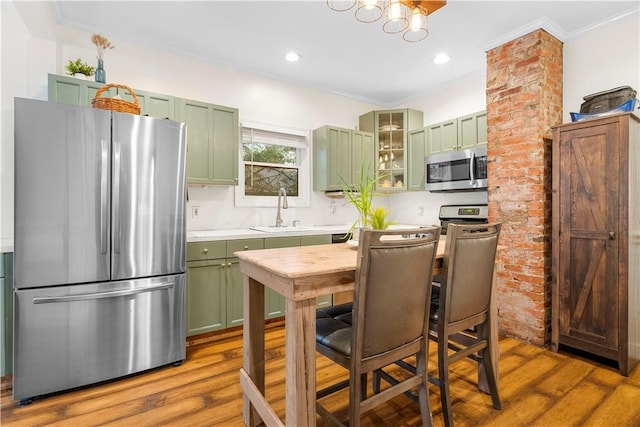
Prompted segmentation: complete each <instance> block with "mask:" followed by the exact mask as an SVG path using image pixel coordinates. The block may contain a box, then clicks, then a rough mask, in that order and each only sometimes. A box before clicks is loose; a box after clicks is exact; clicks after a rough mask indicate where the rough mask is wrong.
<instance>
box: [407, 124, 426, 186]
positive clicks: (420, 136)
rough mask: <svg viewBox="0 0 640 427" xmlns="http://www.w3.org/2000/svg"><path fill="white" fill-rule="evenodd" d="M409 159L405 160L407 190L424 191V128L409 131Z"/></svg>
mask: <svg viewBox="0 0 640 427" xmlns="http://www.w3.org/2000/svg"><path fill="white" fill-rule="evenodd" d="M407 148H408V150H409V159H408V161H407V190H409V191H424V183H425V157H426V155H427V131H426V128H422V129H418V130H412V131H410V132H409V142H408V144H407Z"/></svg>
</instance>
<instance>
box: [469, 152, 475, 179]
mask: <svg viewBox="0 0 640 427" xmlns="http://www.w3.org/2000/svg"><path fill="white" fill-rule="evenodd" d="M475 169H476V153H475V152H473V153H471V161H470V162H469V176H470V177H471V185H472V186H475V182H476V174H475Z"/></svg>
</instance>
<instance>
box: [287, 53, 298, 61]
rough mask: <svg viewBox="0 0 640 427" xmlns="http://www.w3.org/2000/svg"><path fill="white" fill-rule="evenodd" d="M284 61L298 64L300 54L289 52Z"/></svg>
mask: <svg viewBox="0 0 640 427" xmlns="http://www.w3.org/2000/svg"><path fill="white" fill-rule="evenodd" d="M284 59H286V60H287V61H289V62H296V61H298V60H299V59H300V54H299V53H296V52H289V53H287V54H286V55H285V56H284Z"/></svg>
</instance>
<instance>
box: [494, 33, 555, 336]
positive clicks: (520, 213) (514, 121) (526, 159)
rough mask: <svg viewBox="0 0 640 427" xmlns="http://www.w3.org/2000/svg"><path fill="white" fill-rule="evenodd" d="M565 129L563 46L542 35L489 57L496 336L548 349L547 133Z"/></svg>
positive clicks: (525, 38) (507, 45) (511, 44)
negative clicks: (497, 231)
mask: <svg viewBox="0 0 640 427" xmlns="http://www.w3.org/2000/svg"><path fill="white" fill-rule="evenodd" d="M560 123H562V42H560V41H559V40H557V39H556V38H554V37H553V36H551V35H550V34H549V33H547V32H546V31H544V30H542V29H540V30H536V31H534V32H532V33H529V34H527V35H525V36H522V37H520V38H518V39H516V40H513V41H511V42H508V43H505V44H504V45H502V46H499V47H496V48H494V49H492V50H490V51H488V52H487V132H488V135H487V137H488V157H489V164H488V175H489V189H488V197H489V220H490V221H500V222H502V224H503V226H502V232H501V238H500V243H501V244H502V245H504V246H505V247H506V249H505V250H504V251H503V252H502V254H501V257H500V259H499V262H498V265H497V279H498V282H497V284H498V288H497V289H498V298H497V300H498V315H499V328H500V333H502V334H505V335H509V336H512V337H515V338H518V339H520V340H524V341H527V342H531V343H532V344H536V345H544V344H546V343H548V341H549V336H550V334H549V333H550V324H551V246H550V245H551V243H550V239H551V126H554V125H557V124H560Z"/></svg>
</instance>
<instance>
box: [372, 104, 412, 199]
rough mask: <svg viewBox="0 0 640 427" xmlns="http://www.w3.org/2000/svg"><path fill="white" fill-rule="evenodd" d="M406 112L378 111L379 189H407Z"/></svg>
mask: <svg viewBox="0 0 640 427" xmlns="http://www.w3.org/2000/svg"><path fill="white" fill-rule="evenodd" d="M406 126H407V115H406V110H392V111H376V129H377V130H376V135H377V137H378V143H377V145H376V150H377V156H378V176H380V180H379V181H378V188H382V189H385V190H387V189H388V190H392V189H395V190H405V189H406V179H405V178H406V176H405V173H406V167H407V163H406V155H405V154H406Z"/></svg>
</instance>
